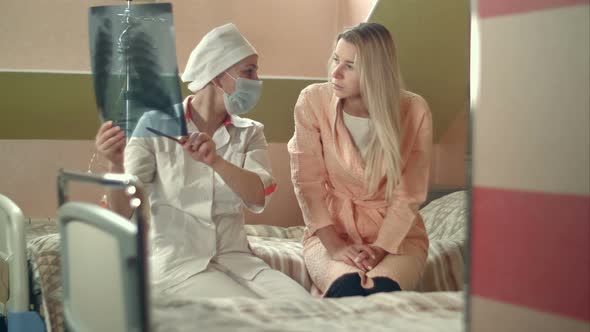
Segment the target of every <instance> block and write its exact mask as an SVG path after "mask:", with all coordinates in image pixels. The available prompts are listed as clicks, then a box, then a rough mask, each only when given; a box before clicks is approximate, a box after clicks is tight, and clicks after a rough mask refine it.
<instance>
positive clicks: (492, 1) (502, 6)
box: [477, 0, 590, 18]
mask: <svg viewBox="0 0 590 332" xmlns="http://www.w3.org/2000/svg"><path fill="white" fill-rule="evenodd" d="M584 4H590V0H479V1H478V8H477V11H478V13H479V16H480V17H482V18H486V17H494V16H503V15H511V14H521V13H527V12H531V11H536V10H543V9H550V8H559V7H566V6H574V5H584Z"/></svg>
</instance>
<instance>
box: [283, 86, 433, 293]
mask: <svg viewBox="0 0 590 332" xmlns="http://www.w3.org/2000/svg"><path fill="white" fill-rule="evenodd" d="M400 119H401V126H402V136H401V153H402V161H403V168H402V177H401V180H400V183H399V184H398V185H397V186H396V188H395V190H394V195H393V197H392V199H391V201H390V202H387V201H385V181H382V182H381V186H380V187H379V190H378V191H377V192H375V193H368V192H367V191H366V189H365V186H364V181H363V179H364V173H363V172H364V161H363V159H362V157H361V156H360V153H359V151H358V150H357V148H356V146H355V145H354V142H353V140H352V137H351V136H350V134H349V132H348V129H347V128H346V126H345V124H344V121H343V119H342V109H341V103H340V102H339V99H338V98H337V97H336V96H334V94H333V92H332V88H331V86H330V85H329V84H328V83H323V84H313V85H310V86H309V87H307V88H305V89H304V90H303V91H302V92H301V95H300V96H299V99H298V100H297V104H296V105H295V133H294V135H293V137H292V138H291V140H290V141H289V144H288V149H289V153H290V156H291V177H292V180H293V185H294V187H295V194H296V196H297V199H298V201H299V205H300V207H301V210H302V212H303V217H304V221H305V224H306V226H307V227H306V231H305V236H304V239H303V254H304V258H305V264H306V266H307V269H308V272H309V274H310V277H311V279H312V281H313V283H314V289H313V293H314V294H316V295H321V294H323V293H324V292H325V291H326V290H327V289H328V288H329V287H330V285H331V284H332V282H334V281H335V280H336V279H337V278H339V277H340V276H342V275H343V274H347V273H356V272H358V273H359V274H360V275H361V278H362V280H363V283H364V285H363V286H365V287H372V280H371V278H372V277H377V276H386V277H389V278H391V279H393V280H395V281H397V282H398V284H399V285H400V287H401V288H402V289H403V290H411V289H413V288H415V286H416V284H417V282H418V281H419V279H420V277H421V275H422V271H423V268H424V264H425V262H426V257H427V252H428V237H427V234H426V231H425V229H424V223H423V221H422V217H421V216H420V214H419V213H418V207H419V206H420V204H421V203H423V202H424V201H425V199H426V194H427V190H428V175H429V169H430V155H431V150H432V120H431V114H430V110H429V108H428V105H427V103H426V102H425V101H424V99H423V98H422V97H420V96H418V95H416V94H413V93H410V92H404V93H403V100H402V102H401V118H400ZM329 225H334V226H335V229H336V231H337V233H338V234H339V235H340V236H341V237H342V238H344V239H347V240H349V241H351V242H354V243H365V244H373V245H376V246H379V247H381V248H383V249H385V250H386V251H387V252H388V254H387V255H386V256H385V258H384V259H383V260H382V261H381V262H380V263H379V264H378V265H377V266H375V267H374V268H373V269H372V270H370V271H369V272H367V273H366V275H365V274H364V273H363V272H362V271H361V270H359V269H357V268H355V267H352V266H349V265H346V264H345V263H343V262H340V261H335V260H333V259H331V258H330V256H329V255H328V253H327V251H326V248H325V247H324V245H323V244H322V243H321V241H320V240H319V238H318V237H317V236H316V235H314V234H315V232H316V231H317V230H318V229H320V228H322V227H326V226H329ZM367 277H368V278H367Z"/></svg>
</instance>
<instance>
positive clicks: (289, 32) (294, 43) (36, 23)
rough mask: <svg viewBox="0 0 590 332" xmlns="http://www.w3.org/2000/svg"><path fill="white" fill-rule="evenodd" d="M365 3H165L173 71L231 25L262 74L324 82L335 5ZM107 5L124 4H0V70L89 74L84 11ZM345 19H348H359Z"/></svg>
mask: <svg viewBox="0 0 590 332" xmlns="http://www.w3.org/2000/svg"><path fill="white" fill-rule="evenodd" d="M363 1H369V0H356V1H346V2H341V1H339V0H322V1H316V0H297V1H290V0H248V1H243V0H215V1H213V0H190V1H187V0H180V1H178V0H177V1H170V2H171V3H172V4H173V15H174V27H175V33H176V46H177V59H178V65H179V70H180V71H181V72H182V71H183V70H184V66H185V64H186V61H187V59H188V56H189V54H190V51H191V50H192V49H193V48H194V47H195V45H196V44H197V43H198V41H199V40H200V39H201V38H202V37H203V36H204V34H205V33H206V32H207V31H209V30H210V29H211V28H213V27H215V26H218V25H221V24H224V23H228V22H234V23H235V24H236V25H237V26H238V28H239V29H240V30H241V31H242V33H243V34H244V35H245V36H246V37H247V38H248V39H249V40H250V41H251V42H252V44H253V45H254V46H255V47H256V49H257V50H258V52H259V53H260V56H261V59H260V67H261V73H262V74H263V75H269V76H298V77H318V76H321V77H324V76H325V72H326V69H325V64H326V61H327V59H328V57H329V54H330V51H331V47H332V40H333V38H334V36H335V34H336V32H337V29H338V23H339V16H338V13H339V11H340V7H341V6H346V8H347V10H349V8H355V10H354V12H355V13H362V12H363V11H365V10H366V7H367V6H362V3H363ZM357 3H358V4H357ZM112 4H119V5H124V4H125V2H124V1H114V0H101V1H98V0H84V1H81V0H60V1H20V0H2V1H0V13H1V14H0V15H1V19H0V49H1V50H2V55H0V70H3V69H4V70H5V69H9V70H33V71H47V70H50V71H84V72H88V71H89V70H90V59H89V54H88V23H87V17H88V8H89V7H90V6H97V5H112ZM359 4H360V5H359ZM358 7H361V11H359V10H356V8H358ZM348 16H350V15H348ZM348 16H347V22H350V20H354V19H358V18H359V17H362V15H359V16H357V15H352V16H350V17H348ZM294 55H295V56H294Z"/></svg>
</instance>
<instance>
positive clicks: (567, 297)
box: [471, 187, 590, 321]
mask: <svg viewBox="0 0 590 332" xmlns="http://www.w3.org/2000/svg"><path fill="white" fill-rule="evenodd" d="M472 208H473V215H472V216H473V219H472V261H471V282H472V294H474V295H479V296H482V297H485V298H489V299H494V300H497V301H501V302H505V303H511V304H515V305H521V306H525V307H529V308H532V309H534V310H539V311H545V312H551V313H556V314H560V315H564V316H568V317H571V318H575V319H580V320H584V321H589V320H590V296H589V295H590V285H589V283H590V272H589V265H588V264H589V263H590V241H589V237H590V196H575V195H562V194H548V193H535V192H520V191H511V190H504V189H493V188H484V187H475V188H474V189H473V207H472Z"/></svg>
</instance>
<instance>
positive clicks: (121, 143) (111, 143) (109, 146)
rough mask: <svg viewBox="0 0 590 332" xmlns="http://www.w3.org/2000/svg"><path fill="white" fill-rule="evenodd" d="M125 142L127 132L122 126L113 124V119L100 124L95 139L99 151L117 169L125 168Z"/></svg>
mask: <svg viewBox="0 0 590 332" xmlns="http://www.w3.org/2000/svg"><path fill="white" fill-rule="evenodd" d="M125 144H126V142H125V133H124V132H123V130H122V129H121V128H120V127H118V126H113V122H112V121H107V122H105V123H103V124H102V126H100V128H99V129H98V133H97V134H96V139H95V141H94V145H95V147H96V150H98V153H100V155H101V156H103V157H104V158H106V159H107V160H108V161H110V162H111V166H112V167H114V168H115V169H119V168H120V169H122V168H123V152H124V150H125Z"/></svg>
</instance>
